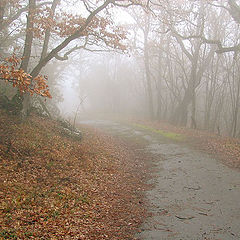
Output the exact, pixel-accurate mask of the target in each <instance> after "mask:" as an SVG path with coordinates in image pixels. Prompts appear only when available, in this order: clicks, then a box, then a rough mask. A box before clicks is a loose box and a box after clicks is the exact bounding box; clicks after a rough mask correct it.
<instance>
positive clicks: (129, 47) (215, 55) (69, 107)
mask: <svg viewBox="0 0 240 240" xmlns="http://www.w3.org/2000/svg"><path fill="white" fill-rule="evenodd" d="M4 4H5V5H4V6H3V9H5V8H6V9H7V7H8V8H9V9H8V11H3V13H4V14H3V15H2V16H0V20H1V22H0V24H1V25H2V26H4V27H3V28H4V31H2V35H1V54H2V55H3V56H6V57H9V56H11V54H14V56H16V57H18V58H22V59H23V61H22V63H21V66H20V68H21V69H23V70H24V71H25V72H27V73H29V74H30V75H31V76H32V79H35V78H36V77H37V76H39V74H42V75H47V76H48V83H47V84H48V85H49V88H50V89H49V91H50V94H51V95H52V99H47V100H46V107H48V108H49V109H50V110H49V114H50V112H53V114H52V115H53V116H55V117H58V116H60V115H61V117H64V118H66V119H69V120H70V121H72V119H73V118H74V116H75V115H76V113H77V119H78V121H81V119H86V118H93V117H96V118H119V119H126V118H136V119H150V120H155V121H163V122H168V123H171V124H173V125H177V126H184V127H191V128H196V129H203V130H209V131H212V132H215V133H218V134H221V135H229V136H234V137H238V136H239V135H240V123H239V111H238V109H239V94H240V81H239V54H238V52H239V23H240V18H239V12H240V10H239V9H240V7H239V5H240V1H237V0H236V1H187V0H182V1H174V0H171V1H150V2H144V1H143V2H141V3H140V2H139V3H137V2H134V3H133V2H131V1H126V2H125V1H123V2H121V1H120V2H114V3H112V2H111V1H110V2H108V1H106V2H104V1H102V2H101V1H97V2H96V3H93V2H90V1H71V3H70V1H67V0H62V1H57V0H54V1H52V2H46V3H45V2H43V1H37V0H36V1H35V0H32V2H31V4H32V5H29V14H30V15H33V16H34V21H33V22H31V18H30V17H28V16H30V15H28V14H27V12H26V11H27V10H26V9H27V8H26V6H27V1H19V3H18V4H20V5H19V6H20V8H19V6H18V8H17V6H16V5H14V4H12V5H11V3H4ZM29 4H30V2H29ZM34 4H35V5H34ZM4 7H5V8H4ZM21 7H22V9H21ZM19 9H20V10H19ZM79 9H81V10H79ZM36 11H38V12H36ZM13 16H14V17H13ZM7 19H8V21H5V20H7ZM3 24H5V25H3ZM31 24H32V28H31ZM28 28H29V29H30V30H31V29H33V30H34V31H32V32H31V31H26V33H27V35H26V38H25V34H24V31H25V29H28ZM19 74H21V73H20V72H19ZM21 77H24V76H21ZM25 78H26V76H25ZM31 86H34V84H33V83H31ZM44 86H45V85H44ZM20 88H21V86H20ZM45 88H46V89H47V90H46V91H45V92H42V91H44V87H40V89H33V90H31V89H28V87H26V86H25V89H24V91H30V92H31V91H35V93H36V94H37V95H42V96H48V97H49V93H48V87H47V86H45ZM2 89H3V91H5V92H6V96H8V97H9V98H10V97H12V96H13V95H14V94H13V91H12V90H11V89H8V90H6V89H5V85H4V87H3V88H2ZM31 101H32V100H31ZM31 101H30V102H31ZM39 101H40V100H38V98H36V99H34V98H33V101H32V105H35V106H36V107H38V106H39V103H36V102H39ZM42 104H43V103H41V104H40V105H41V106H43V105H42ZM28 105H29V104H28ZM43 109H45V110H46V108H45V107H43Z"/></svg>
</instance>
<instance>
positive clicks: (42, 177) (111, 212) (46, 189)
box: [0, 112, 144, 240]
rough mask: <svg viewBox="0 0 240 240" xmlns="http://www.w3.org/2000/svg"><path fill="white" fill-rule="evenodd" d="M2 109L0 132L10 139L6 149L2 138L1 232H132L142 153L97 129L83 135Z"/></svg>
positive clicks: (60, 235) (137, 218)
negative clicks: (74, 136)
mask: <svg viewBox="0 0 240 240" xmlns="http://www.w3.org/2000/svg"><path fill="white" fill-rule="evenodd" d="M0 114H1V118H0V129H1V130H0V139H4V136H5V135H7V136H8V137H9V138H10V139H11V142H12V145H11V149H10V151H9V152H8V153H6V147H5V144H7V142H3V141H2V142H0V150H1V152H0V155H1V161H0V189H1V195H0V198H1V199H0V215H1V216H2V217H0V226H1V227H0V236H1V237H2V236H4V237H6V238H7V239H14V237H15V238H18V239H31V238H33V239H40V238H44V239H48V238H50V239H86V240H89V239H99V240H101V239H134V237H133V235H134V232H135V230H136V228H137V226H138V225H139V224H140V222H141V219H142V216H143V214H144V209H143V206H142V204H140V203H139V200H140V196H139V194H138V193H137V192H136V190H137V189H141V188H142V183H141V181H142V177H143V175H142V168H144V166H143V165H142V159H141V157H139V156H138V157H139V159H136V156H135V154H134V152H133V150H132V149H131V148H130V147H129V146H128V147H127V146H126V145H125V144H124V143H122V142H120V141H116V140H114V139H113V138H111V137H109V136H106V135H103V134H102V133H99V132H97V131H93V130H91V129H85V130H84V129H82V130H83V132H84V138H83V141H82V142H81V143H79V142H73V141H72V140H71V139H69V138H65V137H61V133H60V129H59V126H58V125H57V123H56V122H54V121H50V120H48V119H43V118H38V117H36V116H32V117H31V118H30V119H29V121H28V122H25V123H20V124H19V123H14V122H13V119H12V118H10V117H11V116H10V117H6V115H5V114H3V113H2V112H1V113H0ZM6 125H7V126H8V128H7V129H8V130H7V131H5V129H6ZM3 126H5V129H4V128H3ZM43 129H44V131H43ZM9 236H12V237H9ZM1 237H0V238H1Z"/></svg>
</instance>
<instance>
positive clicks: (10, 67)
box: [0, 55, 51, 98]
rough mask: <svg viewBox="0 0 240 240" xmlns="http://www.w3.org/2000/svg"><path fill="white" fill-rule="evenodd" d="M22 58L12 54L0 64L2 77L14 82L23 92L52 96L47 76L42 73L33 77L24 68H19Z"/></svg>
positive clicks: (0, 77) (0, 75)
mask: <svg viewBox="0 0 240 240" xmlns="http://www.w3.org/2000/svg"><path fill="white" fill-rule="evenodd" d="M20 61H21V59H19V58H17V57H16V56H15V55H12V56H11V57H9V58H6V59H4V60H3V61H2V64H0V79H1V80H5V81H6V82H10V83H12V85H13V87H17V88H18V89H19V91H20V92H21V93H26V92H28V93H30V94H31V95H33V94H37V95H41V96H43V97H48V98H51V94H50V92H49V88H48V85H47V77H43V76H41V75H39V76H37V77H36V78H34V79H32V77H31V75H30V74H28V73H26V72H25V71H24V70H23V69H19V68H18V66H19V64H20Z"/></svg>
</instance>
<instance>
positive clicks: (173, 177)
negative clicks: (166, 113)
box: [84, 121, 240, 240]
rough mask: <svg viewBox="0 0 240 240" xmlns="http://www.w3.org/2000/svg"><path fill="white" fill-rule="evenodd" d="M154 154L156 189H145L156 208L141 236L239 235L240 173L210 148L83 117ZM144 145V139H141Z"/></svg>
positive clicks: (195, 238)
mask: <svg viewBox="0 0 240 240" xmlns="http://www.w3.org/2000/svg"><path fill="white" fill-rule="evenodd" d="M84 123H86V124H90V125H94V126H96V127H98V128H101V129H103V130H104V131H106V132H108V133H111V134H113V135H116V136H121V137H123V138H125V139H128V140H133V139H134V141H141V142H144V144H143V145H144V147H143V148H141V149H139V151H144V152H148V153H149V154H154V155H155V158H154V159H155V161H154V162H152V163H151V164H152V166H153V167H152V176H153V177H152V179H151V181H150V182H149V183H153V186H154V187H153V188H152V189H151V190H149V191H147V192H146V193H145V195H146V202H147V205H148V208H149V212H151V217H149V218H147V219H146V221H145V223H144V224H143V226H142V227H141V233H139V234H138V235H137V237H138V238H140V239H144V240H145V239H146V240H150V239H155V240H159V239H161V240H165V239H172V240H188V239H189V240H190V239H191V240H200V239H206V240H207V239H209V240H210V239H211V240H220V239H221V240H228V239H229V240H230V239H231V240H232V239H234V240H235V239H240V173H239V171H235V170H233V169H230V168H228V167H226V166H224V165H223V164H221V163H220V162H219V161H217V160H215V159H213V158H212V157H210V156H208V155H207V154H205V153H202V152H198V151H196V150H193V149H192V148H190V147H188V146H186V145H183V144H181V143H178V142H173V141H170V140H168V139H166V138H163V137H161V136H159V135H157V134H154V133H152V132H150V131H147V130H142V129H135V128H133V127H130V126H124V125H121V124H117V123H112V122H108V121H92V122H84ZM141 145H142V144H141Z"/></svg>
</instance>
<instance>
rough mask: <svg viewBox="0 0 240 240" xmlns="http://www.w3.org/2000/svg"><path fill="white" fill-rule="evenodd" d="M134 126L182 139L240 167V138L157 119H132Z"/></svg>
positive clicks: (229, 164) (171, 137)
mask: <svg viewBox="0 0 240 240" xmlns="http://www.w3.org/2000/svg"><path fill="white" fill-rule="evenodd" d="M131 124H132V125H133V126H136V127H139V128H142V129H146V130H148V131H151V132H155V133H158V134H160V135H161V136H164V137H166V138H169V139H172V140H177V141H182V142H185V143H188V144H191V146H193V147H195V148H197V149H199V150H203V151H206V152H208V153H210V154H212V155H213V156H214V157H216V158H218V159H220V160H221V161H222V162H223V163H224V164H226V165H228V166H230V167H233V168H237V169H240V140H239V139H236V138H231V137H225V136H219V135H217V134H214V133H211V132H208V131H201V130H194V129H189V128H184V127H176V126H173V125H170V124H168V123H162V122H157V121H153V122H151V121H140V120H135V121H131Z"/></svg>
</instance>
